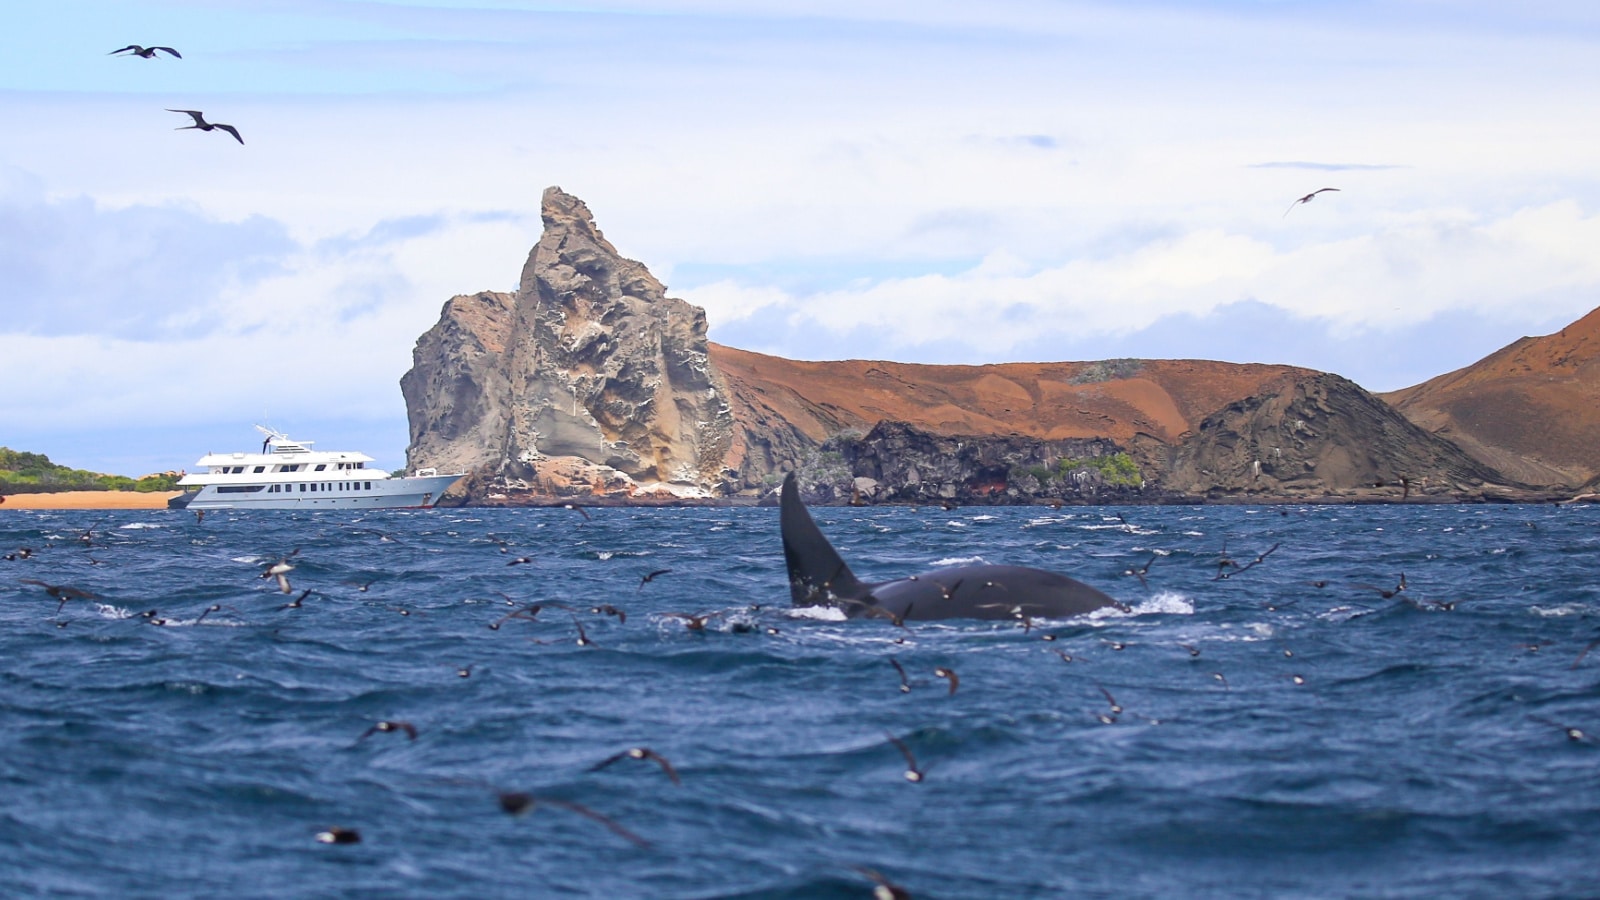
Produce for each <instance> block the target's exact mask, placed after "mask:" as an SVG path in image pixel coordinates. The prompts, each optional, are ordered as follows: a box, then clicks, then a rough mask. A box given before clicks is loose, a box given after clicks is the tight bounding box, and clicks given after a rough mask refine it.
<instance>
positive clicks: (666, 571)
mask: <svg viewBox="0 0 1600 900" xmlns="http://www.w3.org/2000/svg"><path fill="white" fill-rule="evenodd" d="M671 573H672V570H671V569H657V570H655V571H654V572H649V573H646V574H645V576H644V577H642V578H640V579H639V587H638V588H637V590H641V591H642V590H644V586H645V585H647V584H649V583H650V582H652V581H655V580H656V576H657V575H669V574H671Z"/></svg>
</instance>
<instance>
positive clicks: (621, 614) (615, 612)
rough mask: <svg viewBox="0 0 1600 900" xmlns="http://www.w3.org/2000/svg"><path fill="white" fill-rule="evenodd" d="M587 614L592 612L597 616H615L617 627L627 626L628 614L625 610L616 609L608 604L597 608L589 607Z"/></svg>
mask: <svg viewBox="0 0 1600 900" xmlns="http://www.w3.org/2000/svg"><path fill="white" fill-rule="evenodd" d="M589 612H592V613H594V614H595V615H597V616H616V617H617V624H618V625H626V624H628V613H627V612H626V611H625V610H621V609H618V608H617V607H615V606H612V605H611V604H609V603H602V604H600V605H599V606H591V607H589Z"/></svg>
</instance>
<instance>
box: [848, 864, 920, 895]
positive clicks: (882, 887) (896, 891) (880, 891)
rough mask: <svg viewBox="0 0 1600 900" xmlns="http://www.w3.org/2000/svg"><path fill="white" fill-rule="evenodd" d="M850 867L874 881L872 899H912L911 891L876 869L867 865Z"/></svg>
mask: <svg viewBox="0 0 1600 900" xmlns="http://www.w3.org/2000/svg"><path fill="white" fill-rule="evenodd" d="M850 868H852V869H854V870H855V871H857V872H859V873H860V874H861V876H862V877H863V878H866V879H867V880H868V881H871V882H872V883H873V885H874V887H873V888H872V900H911V892H910V891H908V890H906V889H905V888H903V887H901V886H900V885H898V884H895V883H894V882H892V881H890V880H889V879H887V878H885V877H884V876H883V874H882V873H881V872H879V871H877V870H876V869H869V868H867V867H866V866H851V867H850Z"/></svg>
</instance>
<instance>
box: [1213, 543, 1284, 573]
mask: <svg viewBox="0 0 1600 900" xmlns="http://www.w3.org/2000/svg"><path fill="white" fill-rule="evenodd" d="M1279 546H1280V545H1279V544H1273V545H1272V546H1271V547H1268V548H1267V549H1266V550H1265V551H1263V552H1262V553H1261V554H1260V555H1258V556H1257V557H1256V558H1255V559H1252V560H1250V561H1249V562H1247V563H1245V564H1244V565H1242V566H1241V565H1239V564H1238V563H1236V562H1234V561H1233V560H1231V559H1229V558H1228V557H1227V550H1226V548H1224V550H1223V558H1222V560H1221V561H1220V562H1218V563H1217V577H1216V578H1213V579H1211V580H1212V581H1226V580H1228V579H1229V578H1232V577H1233V576H1235V575H1239V574H1241V573H1244V572H1248V571H1250V570H1251V569H1254V568H1255V567H1256V566H1259V565H1261V564H1262V563H1263V562H1266V559H1267V557H1269V556H1271V555H1272V551H1274V550H1276V549H1278V547H1279ZM1230 566H1231V567H1232V569H1233V571H1231V572H1230V571H1228V568H1229V567H1230Z"/></svg>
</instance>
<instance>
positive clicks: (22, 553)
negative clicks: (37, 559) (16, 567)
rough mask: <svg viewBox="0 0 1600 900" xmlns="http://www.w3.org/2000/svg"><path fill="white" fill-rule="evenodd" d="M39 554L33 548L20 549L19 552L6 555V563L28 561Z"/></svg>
mask: <svg viewBox="0 0 1600 900" xmlns="http://www.w3.org/2000/svg"><path fill="white" fill-rule="evenodd" d="M37 552H39V551H37V550H35V549H33V548H32V547H18V548H17V552H15V553H7V554H6V562H16V561H17V560H19V559H27V558H28V557H30V556H32V555H33V554H35V553H37Z"/></svg>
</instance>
